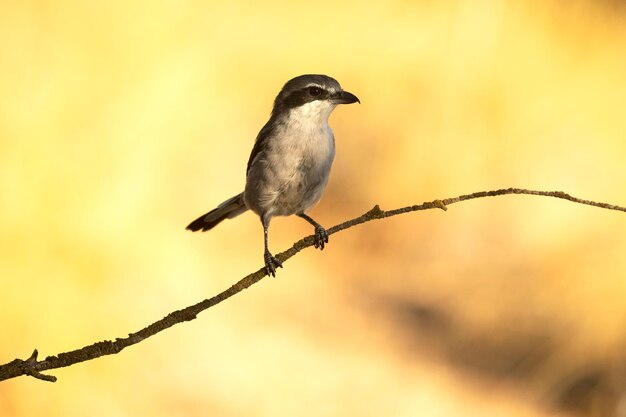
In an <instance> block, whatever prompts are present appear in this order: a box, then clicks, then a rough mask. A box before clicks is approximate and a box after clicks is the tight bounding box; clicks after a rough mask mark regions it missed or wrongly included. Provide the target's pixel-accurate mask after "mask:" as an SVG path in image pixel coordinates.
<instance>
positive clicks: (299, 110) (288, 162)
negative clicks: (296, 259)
mask: <svg viewBox="0 0 626 417" xmlns="http://www.w3.org/2000/svg"><path fill="white" fill-rule="evenodd" d="M357 102H358V103H359V104H360V103H361V101H360V100H359V99H358V98H357V96H355V95H354V94H352V93H350V92H348V91H345V90H343V89H342V88H341V85H339V83H338V82H337V80H335V79H334V78H332V77H329V76H328V75H321V74H304V75H300V76H297V77H295V78H292V79H291V80H289V81H287V82H286V83H285V85H284V86H283V88H282V89H281V90H280V92H279V93H278V95H277V96H276V98H275V100H274V105H273V108H272V112H271V115H270V118H269V120H268V122H267V123H266V124H265V125H264V126H263V128H262V129H261V131H260V132H259V134H258V135H257V137H256V140H255V142H254V146H253V147H252V152H251V153H250V158H249V159H248V165H247V169H246V184H245V189H244V191H243V192H242V193H239V194H237V195H235V196H234V197H231V198H229V199H228V200H226V201H224V202H223V203H222V204H220V205H218V206H217V207H216V208H214V209H213V210H211V211H209V212H208V213H206V214H203V215H202V216H200V217H198V218H197V219H196V220H194V221H193V222H191V223H190V224H189V225H188V226H187V228H186V229H187V230H191V231H193V232H196V231H203V232H205V231H207V230H211V229H212V228H214V227H215V226H217V225H218V224H219V223H220V222H222V221H223V220H225V219H232V218H234V217H237V216H239V215H240V214H242V213H244V212H246V211H247V210H252V211H253V212H254V213H255V214H256V215H258V216H259V218H260V219H261V224H262V225H263V236H264V252H263V260H264V263H265V273H266V274H267V275H268V276H269V275H271V276H272V277H275V276H276V268H278V267H280V268H282V267H283V265H282V263H281V262H280V260H278V259H277V258H276V257H275V256H274V255H272V253H271V252H270V250H269V243H268V241H269V238H268V234H269V233H268V230H269V226H270V221H271V220H272V218H274V217H277V216H291V215H294V214H295V215H296V216H299V217H301V218H302V219H304V220H306V221H307V222H308V223H310V224H311V225H312V226H313V228H314V230H315V239H314V245H315V247H316V248H319V249H320V250H323V249H324V246H325V244H326V243H328V232H327V231H326V229H325V228H324V227H323V226H322V225H320V224H319V223H317V222H316V221H315V220H313V219H312V218H311V217H310V216H309V215H307V214H306V212H307V211H308V210H309V209H311V208H312V207H313V206H315V205H316V204H317V203H318V202H319V200H320V198H321V197H322V193H323V192H324V189H325V188H326V184H327V183H328V178H329V175H330V169H331V166H332V163H333V160H334V158H335V137H334V134H333V131H332V129H331V128H330V126H329V125H328V118H329V116H330V114H331V113H332V111H333V110H334V109H335V107H337V105H339V104H351V103H357Z"/></svg>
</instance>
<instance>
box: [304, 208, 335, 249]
mask: <svg viewBox="0 0 626 417" xmlns="http://www.w3.org/2000/svg"><path fill="white" fill-rule="evenodd" d="M298 216H299V217H302V218H303V219H304V220H306V221H307V222H309V223H311V224H312V225H313V227H315V247H316V248H320V250H324V244H326V243H328V232H327V231H326V229H324V228H323V227H322V225H321V224H319V223H318V222H316V221H315V220H313V219H312V218H310V217H309V216H307V215H306V214H304V213H298Z"/></svg>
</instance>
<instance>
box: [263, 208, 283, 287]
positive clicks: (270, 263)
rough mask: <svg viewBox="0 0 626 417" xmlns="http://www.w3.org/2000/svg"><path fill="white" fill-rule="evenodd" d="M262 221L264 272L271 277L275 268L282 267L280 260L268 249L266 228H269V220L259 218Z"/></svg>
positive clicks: (274, 272) (274, 274)
mask: <svg viewBox="0 0 626 417" xmlns="http://www.w3.org/2000/svg"><path fill="white" fill-rule="evenodd" d="M261 221H262V223H263V236H264V238H265V252H264V254H263V259H264V260H265V273H266V274H267V275H270V276H272V277H275V276H276V268H277V267H281V268H282V267H283V264H282V262H280V261H279V260H278V259H276V257H274V256H273V255H272V254H271V253H270V250H269V247H268V243H267V240H268V239H267V229H268V228H269V221H265V220H261Z"/></svg>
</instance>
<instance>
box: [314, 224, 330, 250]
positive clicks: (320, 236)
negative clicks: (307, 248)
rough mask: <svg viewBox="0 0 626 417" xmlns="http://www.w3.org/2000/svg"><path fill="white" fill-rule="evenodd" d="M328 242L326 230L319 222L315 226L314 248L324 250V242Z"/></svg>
mask: <svg viewBox="0 0 626 417" xmlns="http://www.w3.org/2000/svg"><path fill="white" fill-rule="evenodd" d="M326 243H328V232H327V231H326V229H324V228H323V227H322V226H320V225H319V224H318V225H317V226H315V248H319V249H320V250H324V244H326Z"/></svg>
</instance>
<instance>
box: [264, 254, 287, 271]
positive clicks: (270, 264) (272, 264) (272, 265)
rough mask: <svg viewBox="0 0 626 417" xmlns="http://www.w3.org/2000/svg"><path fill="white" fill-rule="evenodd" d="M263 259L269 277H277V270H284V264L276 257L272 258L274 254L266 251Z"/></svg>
mask: <svg viewBox="0 0 626 417" xmlns="http://www.w3.org/2000/svg"><path fill="white" fill-rule="evenodd" d="M263 258H264V260H265V273H266V274H267V275H268V276H272V277H276V268H277V267H280V268H282V267H283V263H282V262H281V261H279V260H278V259H277V258H276V257H274V256H272V254H271V253H270V252H269V251H268V250H266V251H265V254H264V255H263Z"/></svg>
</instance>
